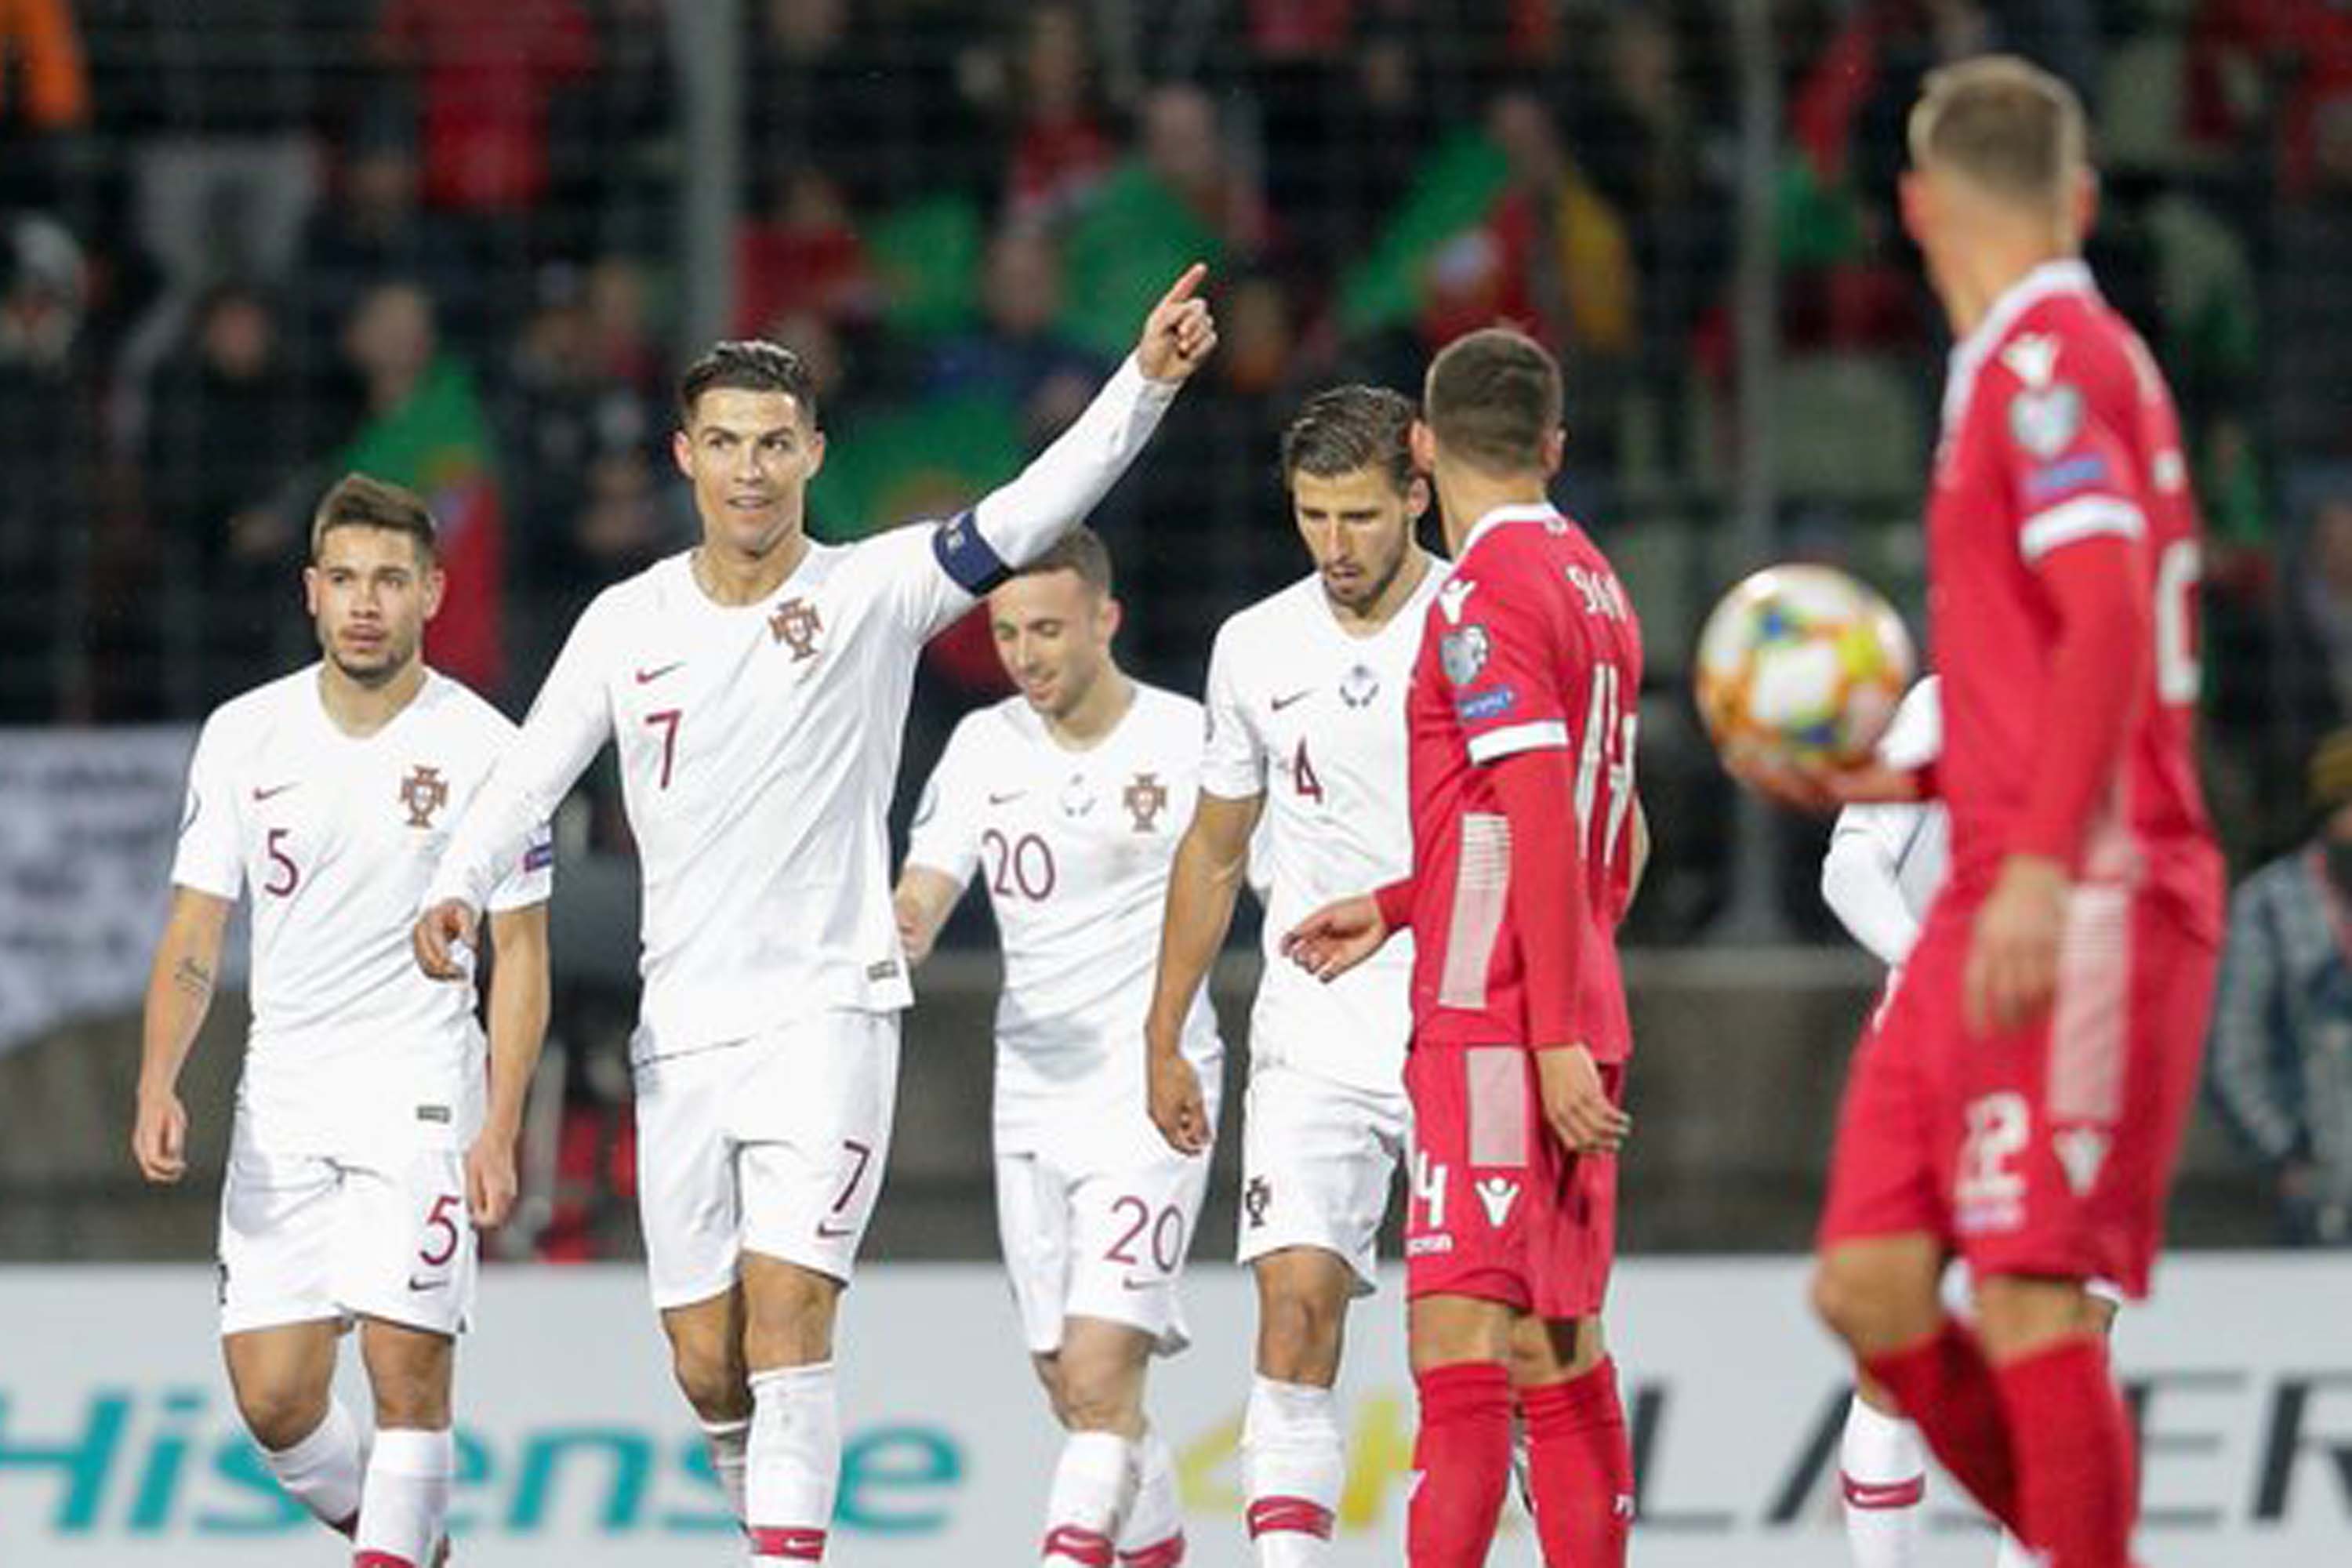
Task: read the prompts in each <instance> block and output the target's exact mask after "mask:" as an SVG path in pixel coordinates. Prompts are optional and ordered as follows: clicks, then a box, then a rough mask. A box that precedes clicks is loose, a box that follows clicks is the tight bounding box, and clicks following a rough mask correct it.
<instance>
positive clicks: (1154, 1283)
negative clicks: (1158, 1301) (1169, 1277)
mask: <svg viewBox="0 0 2352 1568" xmlns="http://www.w3.org/2000/svg"><path fill="white" fill-rule="evenodd" d="M1166 1283H1168V1281H1166V1280H1165V1279H1121V1280H1120V1281H1119V1282H1118V1284H1119V1289H1122V1290H1157V1289H1160V1286H1162V1285H1165V1284H1166Z"/></svg>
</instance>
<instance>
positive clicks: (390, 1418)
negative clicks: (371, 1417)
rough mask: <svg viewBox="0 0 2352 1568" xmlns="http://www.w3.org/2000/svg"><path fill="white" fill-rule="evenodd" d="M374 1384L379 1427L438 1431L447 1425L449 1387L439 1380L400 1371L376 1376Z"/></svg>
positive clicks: (421, 1373) (428, 1375)
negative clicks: (385, 1375)
mask: <svg viewBox="0 0 2352 1568" xmlns="http://www.w3.org/2000/svg"><path fill="white" fill-rule="evenodd" d="M373 1384H374V1386H373V1393H374V1395H375V1424H376V1426H377V1427H378V1428H380V1429H387V1428H392V1427H400V1428H403V1429H405V1430H411V1431H418V1432H438V1431H440V1430H441V1429H442V1428H444V1427H446V1426H448V1425H449V1386H448V1384H446V1383H445V1382H443V1381H441V1380H440V1379H438V1378H436V1377H433V1376H431V1375H430V1374H428V1373H423V1372H421V1371H403V1372H400V1373H394V1374H393V1375H391V1376H389V1377H382V1376H380V1377H377V1378H375V1379H374V1380H373Z"/></svg>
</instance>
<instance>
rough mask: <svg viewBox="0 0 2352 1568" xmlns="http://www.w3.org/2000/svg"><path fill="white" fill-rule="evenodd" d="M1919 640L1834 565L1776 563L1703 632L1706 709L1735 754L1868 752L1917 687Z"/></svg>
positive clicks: (1840, 757) (1777, 758)
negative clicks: (1914, 643) (1915, 645)
mask: <svg viewBox="0 0 2352 1568" xmlns="http://www.w3.org/2000/svg"><path fill="white" fill-rule="evenodd" d="M1913 668H1914V661H1913V658H1912V655H1911V637H1910V634H1909V633H1908V632H1906V631H1905V630H1904V629H1903V620H1902V617H1901V616H1897V615H1896V614H1895V607H1894V606H1893V605H1889V604H1888V603H1887V602H1886V601H1885V599H1883V598H1881V597H1880V596H1879V595H1877V593H1875V592H1874V591H1873V590H1872V589H1871V588H1869V587H1867V586H1865V585H1864V584H1862V583H1859V582H1857V581H1855V580H1854V579H1853V578H1852V577H1849V576H1847V575H1846V574H1844V573H1843V572H1840V571H1837V570H1835V569H1834V568H1832V567H1828V566H1768V567H1766V568H1765V569H1764V570H1763V571H1761V572H1759V573H1757V574H1755V575H1754V576H1752V577H1749V578H1748V579H1747V580H1746V581H1744V582H1742V583H1741V584H1739V585H1738V586H1737V587H1735V588H1733V589H1732V590H1731V592H1729V593H1728V594H1726V595H1724V596H1723V602H1722V603H1721V604H1719V605H1716V607H1715V609H1714V611H1713V612H1712V613H1711V614H1709V615H1708V616H1707V617H1706V626H1705V627H1704V628H1703V629H1701V631H1700V632H1699V638H1698V675H1697V683H1698V710H1699V716H1700V717H1701V718H1702V719H1704V720H1705V721H1706V730H1707V733H1708V734H1709V735H1711V736H1712V737H1714V740H1715V749H1716V750H1717V752H1721V753H1722V754H1723V756H1724V758H1725V759H1726V760H1727V761H1734V762H1737V761H1742V760H1754V761H1759V762H1771V763H1782V764H1785V765H1790V766H1796V767H1821V766H1848V765H1851V764H1853V763H1860V762H1863V761H1864V760H1866V759H1867V758H1868V757H1869V755H1870V753H1871V750H1872V748H1873V747H1874V746H1876V745H1877V744H1878V739H1879V737H1880V736H1881V735H1883V734H1885V732H1886V726H1887V723H1888V721H1891V720H1892V719H1893V718H1894V717H1895V705H1896V704H1897V703H1898V702H1900V701H1901V700H1902V698H1903V693H1904V691H1905V689H1906V688H1908V687H1909V686H1910V684H1911V677H1912V671H1913Z"/></svg>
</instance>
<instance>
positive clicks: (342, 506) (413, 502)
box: [310, 474, 441, 563]
mask: <svg viewBox="0 0 2352 1568" xmlns="http://www.w3.org/2000/svg"><path fill="white" fill-rule="evenodd" d="M339 528H381V529H384V530H386V531H389V532H393V533H404V534H406V535H408V537H409V538H410V539H412V540H415V542H416V553H417V554H418V555H419V556H421V557H423V558H424V559H425V561H426V562H427V563H430V562H434V561H437V560H439V559H440V557H441V531H440V530H439V529H438V528H436V527H435V526H434V522H433V509H432V508H430V507H428V506H426V505H425V498H424V497H423V496H420V495H418V494H417V493H416V492H415V490H412V489H406V488H405V487H404V486H401V485H395V484H390V483H387V482H386V481H384V480H383V479H373V478H371V477H370V476H368V475H366V474H345V475H344V476H343V477H342V478H341V479H338V480H336V481H335V488H334V489H331V490H329V491H328V492H327V493H326V494H325V495H324V496H322V497H320V500H319V508H318V510H316V511H314V512H312V513H311V514H310V559H311V560H313V561H316V560H317V559H318V558H319V551H320V546H322V545H323V544H325V542H326V540H327V535H329V534H330V533H332V532H333V531H335V530H337V529H339Z"/></svg>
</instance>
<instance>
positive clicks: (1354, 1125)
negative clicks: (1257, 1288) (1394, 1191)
mask: <svg viewBox="0 0 2352 1568" xmlns="http://www.w3.org/2000/svg"><path fill="white" fill-rule="evenodd" d="M1411 1133H1412V1108H1411V1106H1410V1104H1409V1103H1408V1102H1407V1100H1405V1096H1404V1087H1403V1085H1402V1084H1399V1085H1398V1086H1397V1089H1396V1092H1395V1093H1393V1094H1389V1093H1383V1092H1381V1091H1379V1090H1376V1089H1359V1088H1357V1087H1355V1086H1353V1085H1351V1084H1345V1083H1341V1082H1339V1080H1338V1079H1328V1078H1325V1077H1323V1076H1322V1075H1321V1074H1319V1073H1314V1072H1309V1071H1307V1070H1306V1069H1304V1068H1295V1067H1289V1066H1286V1065H1285V1064H1283V1063H1281V1062H1279V1061H1265V1062H1259V1063H1255V1064H1253V1065H1252V1067H1251V1069H1250V1080H1249V1091H1248V1094H1247V1096H1246V1098H1245V1100H1244V1108H1243V1113H1242V1212H1241V1222H1240V1226H1239V1228H1238V1230H1237V1232H1236V1234H1237V1235H1239V1237H1241V1246H1240V1260H1241V1261H1242V1262H1243V1263H1245V1264H1247V1263H1255V1262H1256V1261H1257V1260H1258V1259H1259V1258H1264V1257H1265V1255H1266V1254H1268V1253H1270V1252H1279V1251H1281V1250H1282V1249H1283V1248H1285V1247H1319V1248H1321V1249H1322V1250H1323V1251H1326V1252H1330V1253H1336V1254H1337V1255H1338V1256H1339V1258H1340V1259H1341V1260H1342V1261H1343V1262H1345V1263H1346V1264H1347V1265H1348V1267H1349V1268H1350V1269H1352V1270H1354V1272H1355V1275H1356V1287H1355V1293H1356V1294H1357V1295H1359V1296H1369V1295H1370V1294H1371V1292H1372V1289H1373V1287H1374V1281H1375V1279H1377V1274H1376V1272H1375V1270H1376V1268H1377V1265H1378V1262H1379V1257H1378V1254H1379V1244H1380V1233H1381V1217H1382V1216H1383V1215H1386V1214H1387V1213H1388V1206H1389V1189H1390V1187H1391V1185H1392V1184H1393V1182H1394V1179H1395V1175H1396V1171H1397V1166H1398V1163H1399V1162H1401V1161H1402V1159H1403V1157H1404V1149H1405V1142H1406V1140H1407V1139H1408V1138H1409V1136H1410V1135H1411Z"/></svg>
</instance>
